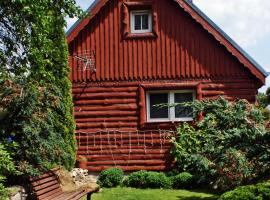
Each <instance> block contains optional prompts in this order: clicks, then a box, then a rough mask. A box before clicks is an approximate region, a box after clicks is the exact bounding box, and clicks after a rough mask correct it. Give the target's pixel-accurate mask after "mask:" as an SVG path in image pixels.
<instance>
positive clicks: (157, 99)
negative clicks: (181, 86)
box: [150, 93, 169, 119]
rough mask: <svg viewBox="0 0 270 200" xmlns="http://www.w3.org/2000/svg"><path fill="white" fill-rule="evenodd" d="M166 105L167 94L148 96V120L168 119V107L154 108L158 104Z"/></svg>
mask: <svg viewBox="0 0 270 200" xmlns="http://www.w3.org/2000/svg"><path fill="white" fill-rule="evenodd" d="M167 103H168V94H167V93H162V94H161V93H159V94H150V118H151V119H157V118H166V119H167V118H169V114H168V111H169V110H168V106H166V107H162V108H160V107H156V106H155V105H158V104H167Z"/></svg>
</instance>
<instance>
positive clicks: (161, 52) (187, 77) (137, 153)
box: [69, 0, 260, 171]
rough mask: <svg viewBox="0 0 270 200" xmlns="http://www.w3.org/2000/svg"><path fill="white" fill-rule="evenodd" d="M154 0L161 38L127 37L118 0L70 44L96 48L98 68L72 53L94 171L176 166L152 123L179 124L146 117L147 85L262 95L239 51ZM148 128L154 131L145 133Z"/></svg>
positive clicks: (73, 49) (80, 127) (86, 150)
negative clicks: (81, 64) (88, 67)
mask: <svg viewBox="0 0 270 200" xmlns="http://www.w3.org/2000/svg"><path fill="white" fill-rule="evenodd" d="M153 2H154V3H155V4H156V5H155V9H156V10H155V12H156V13H157V37H156V38H140V39H138V38H137V39H123V37H122V32H121V29H122V24H121V22H122V13H121V12H122V11H121V10H122V3H123V2H122V1H121V0H111V1H109V2H108V3H107V4H106V5H105V6H104V7H103V8H102V9H101V10H100V12H99V13H98V14H97V15H96V16H95V17H94V18H93V19H92V20H91V22H90V23H89V24H88V25H87V26H86V27H85V28H84V29H83V30H82V31H81V32H80V33H79V35H78V36H77V37H76V38H75V39H74V40H73V41H72V42H71V43H69V53H70V55H71V56H72V55H73V54H77V53H78V52H80V51H84V50H94V51H95V53H96V72H95V73H92V74H91V73H90V71H88V70H86V71H82V70H78V61H76V59H70V66H71V75H70V76H71V80H72V81H73V90H72V92H73V98H74V105H75V112H74V115H75V119H76V123H77V128H76V138H77V140H78V154H79V155H85V156H86V157H87V158H88V169H89V170H91V171H101V170H102V169H105V168H109V167H121V168H122V169H124V170H129V171H134V170H140V169H145V170H165V169H168V168H170V166H171V159H170V156H169V150H170V144H169V143H168V139H164V140H162V139H160V135H159V133H157V132H155V131H154V132H151V133H152V134H150V132H149V130H158V129H166V130H171V129H174V127H175V125H176V124H173V123H146V122H145V116H146V113H145V108H143V107H144V106H145V99H144V98H145V96H144V93H143V89H142V87H141V86H142V85H143V84H151V85H153V86H154V87H155V88H157V87H160V89H162V87H163V84H164V85H165V84H168V83H169V84H175V85H179V84H187V83H188V84H189V85H196V84H197V83H199V88H197V92H199V93H200V94H198V97H199V98H202V99H205V98H210V99H212V98H217V97H218V96H220V95H222V96H224V97H225V98H227V99H229V100H234V99H236V98H245V99H247V100H249V101H251V102H254V101H255V95H256V94H257V89H258V87H259V86H260V82H259V81H258V79H257V78H255V76H253V75H252V74H251V73H250V72H249V71H248V69H247V68H246V67H244V66H243V65H242V64H241V63H240V62H239V61H238V60H237V58H236V57H234V56H233V55H231V54H230V53H229V52H228V51H227V50H226V49H225V47H224V46H222V45H221V44H220V43H219V42H217V40H215V38H214V37H213V36H212V35H211V34H209V33H208V32H207V31H206V30H205V29H204V28H203V27H202V26H201V25H200V24H198V23H197V22H195V20H194V19H192V17H191V16H189V15H188V14H187V13H186V12H185V11H183V10H182V8H180V7H179V5H178V4H177V3H176V2H174V1H171V0H153ZM142 131H143V132H144V131H146V132H144V133H148V134H140V135H139V137H138V133H142ZM147 131H148V132H147ZM125 134H126V135H125ZM123 135H124V136H123ZM149 137H150V138H149ZM161 141H162V142H161ZM145 142H146V143H145ZM161 144H162V147H161Z"/></svg>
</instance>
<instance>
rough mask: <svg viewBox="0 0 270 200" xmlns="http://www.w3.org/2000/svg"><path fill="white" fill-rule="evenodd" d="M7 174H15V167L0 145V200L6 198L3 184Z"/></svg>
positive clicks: (6, 192) (6, 193)
mask: <svg viewBox="0 0 270 200" xmlns="http://www.w3.org/2000/svg"><path fill="white" fill-rule="evenodd" d="M9 173H17V172H16V169H15V166H14V164H13V162H12V160H11V157H10V154H9V153H8V152H7V151H6V149H5V147H4V146H3V145H2V144H0V200H5V199H7V197H8V191H7V190H6V188H5V187H4V185H3V183H4V182H5V180H6V175H7V174H9Z"/></svg>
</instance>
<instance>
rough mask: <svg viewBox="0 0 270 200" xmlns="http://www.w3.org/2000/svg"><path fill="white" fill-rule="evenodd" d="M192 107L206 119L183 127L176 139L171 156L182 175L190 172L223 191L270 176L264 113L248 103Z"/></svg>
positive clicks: (205, 103)
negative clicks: (182, 172)
mask: <svg viewBox="0 0 270 200" xmlns="http://www.w3.org/2000/svg"><path fill="white" fill-rule="evenodd" d="M188 105H189V106H192V107H193V110H194V112H195V114H199V113H203V115H204V118H203V119H202V120H201V121H198V120H197V121H195V124H194V125H190V124H187V123H184V124H181V125H180V126H179V127H178V129H177V134H178V135H177V137H176V138H173V139H172V142H173V143H174V148H173V149H172V151H171V153H172V155H173V156H174V158H175V160H176V165H177V167H178V170H179V171H189V172H191V173H192V174H194V175H196V176H198V177H200V179H201V180H208V184H210V185H211V186H212V187H214V188H219V189H221V190H228V189H231V188H234V187H236V186H239V185H242V184H247V183H250V182H252V181H255V180H258V179H260V178H261V177H263V176H265V175H267V174H268V173H269V171H270V151H269V149H270V134H269V122H268V121H267V120H265V118H264V116H263V115H262V113H261V111H260V110H258V109H256V108H255V107H254V106H252V105H251V104H249V103H248V102H247V101H246V100H239V101H237V102H228V101H227V100H225V99H223V98H220V99H218V100H204V101H202V102H199V101H195V102H193V103H190V104H188Z"/></svg>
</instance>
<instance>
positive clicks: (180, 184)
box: [171, 172, 194, 189]
mask: <svg viewBox="0 0 270 200" xmlns="http://www.w3.org/2000/svg"><path fill="white" fill-rule="evenodd" d="M171 180H172V186H173V188H175V189H190V188H193V187H194V177H193V175H192V174H190V173H188V172H182V173H180V174H178V175H176V176H174V177H172V178H171Z"/></svg>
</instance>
